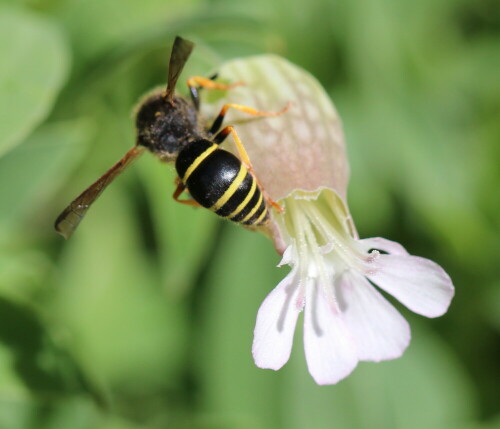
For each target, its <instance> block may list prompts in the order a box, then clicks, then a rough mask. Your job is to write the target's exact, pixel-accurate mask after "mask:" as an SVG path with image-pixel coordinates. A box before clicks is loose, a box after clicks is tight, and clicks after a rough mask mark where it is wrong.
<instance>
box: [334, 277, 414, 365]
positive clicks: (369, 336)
mask: <svg viewBox="0 0 500 429" xmlns="http://www.w3.org/2000/svg"><path fill="white" fill-rule="evenodd" d="M336 291H337V296H338V300H339V304H340V308H341V310H342V314H343V317H344V321H345V323H346V325H347V327H348V328H349V331H350V332H351V334H352V335H353V337H354V340H355V342H356V346H357V350H358V358H359V360H369V361H375V362H378V361H381V360H386V359H395V358H397V357H399V356H401V355H402V354H403V352H404V350H405V349H406V347H408V344H409V342H410V337H411V334H410V326H409V325H408V322H407V321H406V320H405V319H404V317H403V316H401V314H399V312H398V311H397V310H396V309H395V308H394V307H393V306H392V305H391V304H390V303H389V302H388V301H387V300H386V299H385V298H384V297H383V296H382V295H381V294H380V293H379V292H377V290H375V288H374V287H373V286H372V285H371V284H370V283H369V282H368V280H367V279H366V278H365V277H363V276H362V275H361V274H359V273H358V272H356V271H346V272H345V273H344V274H343V275H342V276H341V277H340V278H339V280H338V281H337V283H336Z"/></svg>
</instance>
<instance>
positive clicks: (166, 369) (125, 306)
mask: <svg viewBox="0 0 500 429" xmlns="http://www.w3.org/2000/svg"><path fill="white" fill-rule="evenodd" d="M122 183H123V182H121V181H120V180H117V181H116V182H115V183H114V184H113V186H112V187H110V188H109V189H108V190H107V192H106V198H102V199H100V200H99V201H98V202H97V203H96V204H95V205H94V207H93V208H92V212H91V213H89V214H88V215H87V217H86V219H85V222H82V225H81V226H80V228H79V229H78V231H77V233H76V234H75V235H74V236H73V237H72V238H71V240H68V241H67V242H66V243H65V249H64V255H63V258H62V260H61V266H60V267H61V276H60V278H59V282H58V284H59V290H58V296H57V297H56V300H55V304H56V305H55V307H54V314H57V318H58V320H62V321H64V322H63V325H64V326H66V327H67V329H68V330H69V332H68V334H69V335H70V336H71V337H72V338H73V340H72V343H73V344H74V350H75V353H76V354H77V355H78V356H79V357H80V358H81V359H82V360H83V361H84V362H85V363H86V365H87V366H88V367H89V368H90V369H91V370H92V372H93V373H95V374H97V375H98V376H99V378H100V379H102V380H103V381H104V382H105V384H106V385H109V386H115V387H116V386H119V388H121V389H124V390H126V391H129V392H135V393H138V392H142V390H143V389H145V388H146V386H149V388H152V387H153V386H156V388H157V389H159V388H165V387H166V386H170V385H171V384H172V383H174V381H176V378H177V377H179V376H180V375H181V374H179V367H180V364H181V361H182V358H183V356H184V353H185V349H184V345H185V335H186V322H185V320H184V309H183V307H182V306H181V305H180V304H179V303H178V302H171V301H169V300H168V299H167V298H166V297H165V296H164V295H163V293H162V288H161V286H160V282H159V281H158V280H159V279H158V277H157V275H156V273H155V272H154V271H153V270H152V267H153V265H152V264H151V263H150V262H149V261H148V260H147V253H145V252H143V249H142V248H141V242H140V236H139V234H138V228H137V226H138V225H137V224H136V223H135V222H136V220H135V219H134V217H133V216H132V213H133V211H132V209H131V207H130V204H131V201H130V200H129V198H127V197H126V196H125V195H124V193H123V189H121V187H120V185H121V184H122ZM102 237H105V239H104V240H102Z"/></svg>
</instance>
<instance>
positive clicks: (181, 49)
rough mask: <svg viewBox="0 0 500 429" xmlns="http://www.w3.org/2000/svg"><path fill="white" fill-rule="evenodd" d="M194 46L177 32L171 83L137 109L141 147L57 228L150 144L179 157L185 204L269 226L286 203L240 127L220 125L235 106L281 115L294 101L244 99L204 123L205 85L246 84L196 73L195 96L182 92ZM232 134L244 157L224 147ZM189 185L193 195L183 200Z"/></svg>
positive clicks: (69, 222) (76, 219)
mask: <svg viewBox="0 0 500 429" xmlns="http://www.w3.org/2000/svg"><path fill="white" fill-rule="evenodd" d="M193 47H194V44H193V43H192V42H190V41H188V40H185V39H182V38H181V37H176V39H175V42H174V45H173V47H172V53H171V55H170V63H169V70H168V83H167V88H166V89H165V90H159V91H156V92H154V93H153V94H151V95H149V96H147V97H146V98H145V99H144V100H143V101H142V103H141V104H140V105H139V108H138V109H137V114H136V127H137V142H136V146H134V147H133V148H132V149H130V150H129V151H128V152H127V153H126V154H125V156H124V157H123V158H122V159H120V160H119V161H118V162H117V163H116V164H115V165H113V167H111V168H110V169H109V170H108V171H107V172H106V173H104V175H103V176H102V177H100V178H99V179H98V180H97V181H96V182H94V183H93V184H92V185H90V187H88V188H87V189H86V190H85V191H83V192H82V193H81V194H80V195H79V196H78V197H77V198H76V199H75V200H74V201H73V202H72V203H71V204H70V205H69V206H68V207H66V209H64V211H63V212H62V213H61V214H60V215H59V217H58V218H57V220H56V223H55V228H56V231H57V232H59V233H60V234H61V235H63V236H64V237H65V238H68V237H70V236H71V234H73V232H74V231H75V229H76V228H77V226H78V224H79V223H80V221H81V220H82V218H83V216H85V214H86V212H87V210H88V209H89V207H90V205H91V204H92V203H93V202H94V201H95V200H96V199H97V198H98V197H99V195H100V194H101V193H102V191H103V190H104V189H105V188H106V187H107V186H108V185H109V184H110V183H111V182H112V181H113V179H114V178H115V177H116V176H118V175H119V174H120V173H121V172H122V171H123V170H124V169H125V168H126V167H127V166H128V165H129V164H130V163H131V162H132V161H133V160H135V159H136V158H137V157H138V155H140V154H141V153H142V152H143V151H144V149H149V150H150V151H151V152H152V153H154V154H155V155H157V156H158V157H159V158H160V159H161V160H162V161H165V162H174V161H175V168H176V170H177V174H178V176H179V177H178V178H177V179H176V180H177V189H176V190H175V192H174V195H173V198H174V199H175V200H176V201H178V202H180V203H183V204H188V205H192V206H203V207H206V208H208V209H210V210H212V211H214V212H215V213H216V214H218V215H219V216H222V217H224V218H227V219H229V220H232V221H234V222H238V223H240V224H243V225H246V226H261V225H265V224H266V223H267V222H268V220H269V208H270V206H274V207H275V208H276V209H278V210H280V206H279V205H278V204H276V203H275V202H274V201H272V200H271V199H270V198H269V197H268V196H266V194H265V192H264V190H263V189H262V187H261V186H260V184H259V182H258V180H257V178H256V177H255V174H254V172H253V170H252V165H251V163H250V159H249V158H248V155H247V153H246V150H245V148H244V146H243V144H242V142H241V140H240V139H239V137H238V135H237V133H236V131H235V129H234V128H233V127H232V126H231V125H229V126H226V127H225V128H223V129H222V130H220V128H221V126H222V122H223V120H224V116H225V115H226V112H227V111H228V109H230V108H233V109H237V110H240V111H242V112H245V113H248V114H250V115H254V116H277V115H280V114H282V113H284V112H285V111H286V110H287V108H288V106H285V107H284V108H283V109H282V110H280V111H279V112H275V113H272V112H263V111H259V110H256V109H254V108H252V107H248V106H242V105H239V104H226V105H224V106H223V107H222V109H221V111H220V113H219V115H218V116H217V118H216V119H215V121H214V123H213V124H212V126H211V127H209V128H208V129H206V128H205V127H204V126H203V125H202V124H200V123H199V117H198V110H199V105H200V99H199V90H200V89H201V88H207V89H222V90H228V89H231V88H233V87H235V86H237V85H242V84H243V83H242V82H236V83H233V84H230V85H225V84H222V83H217V82H215V79H216V76H213V77H212V78H204V77H200V76H194V77H191V78H190V79H188V80H187V85H188V87H189V91H190V95H191V100H190V101H189V100H186V99H185V98H183V97H181V96H179V95H176V94H175V86H176V83H177V80H178V78H179V75H180V74H181V71H182V69H183V68H184V65H185V63H186V61H187V59H188V58H189V56H190V54H191V51H192V50H193ZM219 130H220V131H219ZM229 134H231V135H232V137H233V139H234V141H235V143H236V148H237V150H238V153H239V155H240V159H238V158H237V157H236V156H235V155H233V154H232V153H230V152H228V151H226V150H223V149H220V148H219V145H220V144H221V143H222V142H223V141H224V139H226V137H227V136H228V135H229ZM185 190H187V191H188V192H189V194H190V196H191V198H189V199H179V196H180V195H181V193H182V192H183V191H185Z"/></svg>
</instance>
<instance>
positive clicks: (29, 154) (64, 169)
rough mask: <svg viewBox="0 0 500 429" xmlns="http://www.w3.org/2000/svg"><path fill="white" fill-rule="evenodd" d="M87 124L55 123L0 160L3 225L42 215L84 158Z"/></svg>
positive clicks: (73, 122) (87, 132)
mask: <svg viewBox="0 0 500 429" xmlns="http://www.w3.org/2000/svg"><path fill="white" fill-rule="evenodd" d="M90 129H91V128H90V124H89V123H88V122H86V121H82V120H79V121H67V122H59V123H52V124H50V125H46V126H43V127H41V128H40V129H39V130H37V131H36V132H35V133H34V134H33V135H31V136H30V137H29V138H28V139H27V141H26V142H25V143H24V144H22V145H21V146H19V147H17V148H15V149H13V150H11V151H10V152H9V153H8V154H6V155H5V156H4V157H2V158H0V201H1V202H2V204H1V205H0V221H2V222H9V221H13V220H14V219H15V218H16V217H18V216H21V215H26V214H27V213H29V211H31V214H33V212H37V213H38V212H39V210H40V209H39V207H43V206H45V205H46V204H47V203H46V201H47V199H48V198H49V197H50V196H52V195H53V193H54V192H55V191H56V190H57V189H59V188H60V187H61V185H62V184H63V183H64V182H63V181H64V179H65V177H66V176H67V175H68V174H69V173H70V171H71V169H72V167H73V166H74V165H75V163H76V162H77V161H78V160H79V159H80V156H81V155H82V154H83V147H84V144H85V143H86V140H87V138H88V136H89V135H90Z"/></svg>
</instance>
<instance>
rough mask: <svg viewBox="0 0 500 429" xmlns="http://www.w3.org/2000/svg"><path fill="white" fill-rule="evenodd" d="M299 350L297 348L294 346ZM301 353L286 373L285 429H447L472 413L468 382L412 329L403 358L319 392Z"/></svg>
mask: <svg viewBox="0 0 500 429" xmlns="http://www.w3.org/2000/svg"><path fill="white" fill-rule="evenodd" d="M296 346H297V345H296ZM302 355H303V352H302V351H300V352H297V350H295V351H294V353H293V354H292V359H291V361H290V363H289V366H288V367H287V368H285V371H284V372H285V373H286V384H285V389H284V392H286V393H285V397H284V401H283V402H284V403H286V404H288V405H287V407H288V409H289V410H290V412H288V413H285V416H286V420H285V427H287V428H290V429H299V428H303V427H314V428H317V429H322V428H325V429H326V428H331V427H335V428H336V429H378V428H380V429H392V428H394V429H397V428H405V429H413V428H414V429H420V428H424V427H428V428H433V429H449V428H454V427H459V426H458V425H459V424H461V423H462V422H465V421H467V420H470V419H471V417H472V416H473V415H474V413H475V412H476V408H475V400H476V398H475V396H474V391H473V390H472V385H471V383H470V380H469V379H468V378H467V376H466V373H465V371H464V369H463V368H462V367H461V365H460V364H459V363H458V362H457V361H456V358H455V356H454V355H453V354H452V353H450V351H449V350H448V349H447V347H446V346H445V344H444V343H443V342H442V341H441V340H439V339H438V338H435V337H434V335H433V334H432V332H430V331H427V330H421V329H414V337H413V344H412V345H411V347H410V349H408V350H407V351H406V353H405V355H404V356H403V357H402V358H399V359H396V360H394V361H389V362H381V363H376V364H375V363H361V364H360V365H359V367H358V368H356V369H355V371H354V373H353V374H351V375H350V376H349V377H348V378H347V379H346V380H344V381H342V382H341V383H339V384H338V385H335V386H327V387H318V386H317V385H316V384H315V383H314V382H313V381H312V379H311V378H310V376H309V374H308V373H307V369H306V365H305V362H304V359H303V357H302Z"/></svg>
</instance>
